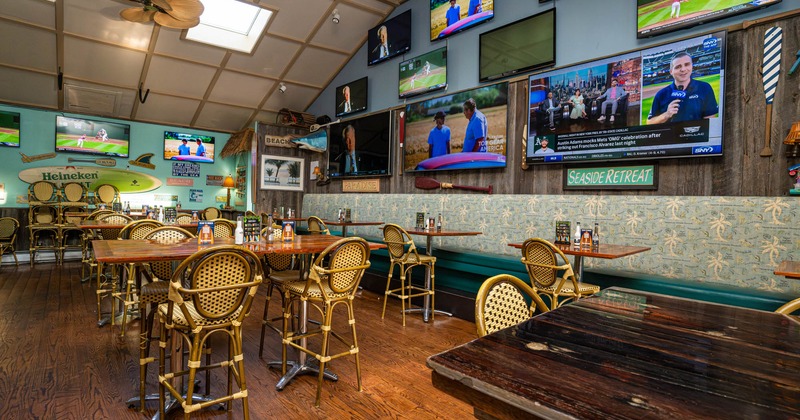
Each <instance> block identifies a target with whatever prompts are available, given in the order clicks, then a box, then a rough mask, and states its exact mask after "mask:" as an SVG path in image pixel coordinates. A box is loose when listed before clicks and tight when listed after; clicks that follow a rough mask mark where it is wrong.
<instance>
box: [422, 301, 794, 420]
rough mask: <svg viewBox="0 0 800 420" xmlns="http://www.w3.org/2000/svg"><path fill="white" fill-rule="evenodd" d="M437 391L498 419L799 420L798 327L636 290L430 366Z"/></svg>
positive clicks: (561, 312) (546, 316) (549, 317)
mask: <svg viewBox="0 0 800 420" xmlns="http://www.w3.org/2000/svg"><path fill="white" fill-rule="evenodd" d="M428 366H429V367H430V368H431V369H432V373H431V379H432V381H433V384H434V386H435V387H436V388H439V389H440V390H443V391H444V392H447V393H449V394H451V395H453V396H455V397H457V398H460V399H462V400H464V401H466V402H468V403H470V404H472V405H473V406H474V407H475V411H476V414H484V413H486V414H488V416H485V417H489V416H491V417H495V418H534V417H541V418H594V419H603V418H615V419H637V420H638V419H643V418H663V419H701V418H709V419H718V418H723V417H726V416H727V417H737V418H787V419H788V418H797V416H798V412H799V410H800V322H798V320H797V319H796V318H793V317H790V316H787V315H782V314H777V313H774V312H765V311H757V310H752V309H746V308H741V307H736V306H729V305H719V304H714V303H709V302H703V301H697V300H692V299H683V298H678V297H673V296H666V295H659V294H655V293H647V292H641V291H636V290H630V289H622V288H616V287H612V288H608V289H605V290H603V291H601V292H600V293H598V294H596V295H594V296H591V297H587V298H585V299H581V300H578V301H577V302H573V303H570V304H568V305H564V306H562V307H560V308H558V309H556V310H553V311H550V312H546V313H543V314H541V315H538V316H536V317H534V318H531V319H530V320H528V321H525V322H523V323H521V324H519V325H517V326H514V327H510V328H506V329H504V330H501V331H498V332H495V333H493V334H490V335H487V336H485V337H482V338H479V339H477V340H474V341H471V342H469V343H467V344H464V345H461V346H458V347H456V348H453V349H451V350H448V351H446V352H443V353H440V354H437V355H435V356H431V357H430V358H428Z"/></svg>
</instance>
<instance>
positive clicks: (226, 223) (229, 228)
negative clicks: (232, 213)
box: [212, 219, 236, 238]
mask: <svg viewBox="0 0 800 420" xmlns="http://www.w3.org/2000/svg"><path fill="white" fill-rule="evenodd" d="M212 221H213V222H214V237H215V238H230V237H231V236H233V231H234V230H236V225H234V224H233V222H231V221H230V220H228V219H213V220H212Z"/></svg>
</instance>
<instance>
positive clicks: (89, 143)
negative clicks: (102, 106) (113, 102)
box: [56, 115, 131, 157]
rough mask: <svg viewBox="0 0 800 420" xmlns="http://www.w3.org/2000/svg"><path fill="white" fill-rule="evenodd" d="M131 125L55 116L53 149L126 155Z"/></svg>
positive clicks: (92, 153) (57, 150) (103, 154)
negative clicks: (54, 142) (54, 147)
mask: <svg viewBox="0 0 800 420" xmlns="http://www.w3.org/2000/svg"><path fill="white" fill-rule="evenodd" d="M130 136H131V126H130V125H128V124H120V123H112V122H108V121H97V120H90V119H87V118H72V117H64V116H61V115H57V116H56V152H70V153H83V154H87V155H101V156H112V157H128V145H129V143H130Z"/></svg>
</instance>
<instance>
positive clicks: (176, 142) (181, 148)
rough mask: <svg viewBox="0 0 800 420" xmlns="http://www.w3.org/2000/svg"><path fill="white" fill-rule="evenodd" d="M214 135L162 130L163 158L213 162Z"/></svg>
mask: <svg viewBox="0 0 800 420" xmlns="http://www.w3.org/2000/svg"><path fill="white" fill-rule="evenodd" d="M214 156H215V154H214V137H213V136H202V135H199V134H189V133H178V132H175V131H165V132H164V159H166V160H179V161H184V162H202V163H214Z"/></svg>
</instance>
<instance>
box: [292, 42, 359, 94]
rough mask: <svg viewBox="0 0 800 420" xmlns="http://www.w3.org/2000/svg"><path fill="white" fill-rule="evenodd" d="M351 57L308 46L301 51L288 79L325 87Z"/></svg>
mask: <svg viewBox="0 0 800 420" xmlns="http://www.w3.org/2000/svg"><path fill="white" fill-rule="evenodd" d="M349 59H350V56H349V55H343V54H339V53H335V52H331V51H326V50H320V49H318V48H313V47H308V48H306V49H305V50H303V52H302V53H300V57H298V58H297V61H295V63H294V64H293V65H292V68H291V69H290V70H289V73H288V74H287V75H286V79H287V80H292V81H297V82H303V83H308V84H311V85H314V86H320V87H323V86H325V84H326V83H327V82H328V80H330V79H331V78H332V77H333V76H334V75H335V74H336V73H338V72H339V69H340V68H341V67H342V66H344V63H346V62H347V60H349ZM320 63H325V65H324V66H321V65H320Z"/></svg>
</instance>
